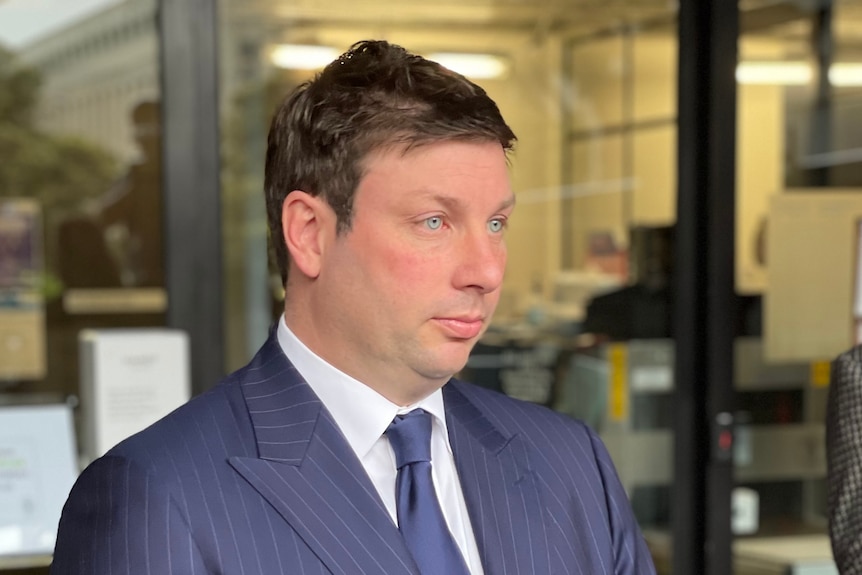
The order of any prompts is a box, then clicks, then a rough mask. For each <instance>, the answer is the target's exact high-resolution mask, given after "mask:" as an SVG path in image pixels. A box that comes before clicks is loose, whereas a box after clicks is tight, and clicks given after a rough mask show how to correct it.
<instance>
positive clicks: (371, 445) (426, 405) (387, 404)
mask: <svg viewBox="0 0 862 575" xmlns="http://www.w3.org/2000/svg"><path fill="white" fill-rule="evenodd" d="M277 333H278V343H279V345H280V346H281V349H282V351H284V353H285V355H287V357H288V359H290V361H291V363H293V365H294V367H296V369H297V371H298V372H299V373H300V374H301V375H302V377H303V378H304V379H305V381H306V382H308V385H310V386H311V389H312V390H313V391H314V393H315V394H317V397H319V398H320V401H321V402H323V405H324V406H326V409H327V410H328V411H329V413H330V414H331V415H332V417H333V419H335V423H336V424H338V427H339V428H340V429H341V433H342V434H344V437H345V438H346V439H347V443H348V444H350V447H351V448H353V451H354V452H355V453H356V456H357V457H358V458H359V461H360V462H361V463H362V466H363V467H364V468H365V471H366V472H367V473H368V476H369V477H370V478H371V482H372V483H373V484H374V487H375V488H376V489H377V493H379V494H380V498H381V499H382V500H383V504H384V505H385V506H386V509H387V511H389V515H390V517H391V518H392V521H393V522H394V523H395V524H396V525H397V524H398V515H397V512H396V504H395V477H396V475H397V473H398V470H397V469H396V467H395V453H394V452H393V451H392V447H391V446H390V445H389V439H388V438H387V437H386V436H385V435H384V432H385V431H386V428H387V427H389V424H390V423H392V420H393V419H395V416H396V415H400V414H405V413H408V412H410V411H412V410H414V409H416V408H420V407H421V408H422V409H424V410H425V411H427V412H428V413H430V414H431V415H432V424H431V470H432V478H433V480H434V488H435V490H436V491H437V499H438V500H439V501H440V507H441V508H442V510H443V516H444V517H445V518H446V524H447V525H448V526H449V531H451V533H452V536H453V537H454V538H455V543H457V544H458V547H459V549H460V550H461V554H462V555H463V556H464V560H465V561H466V562H467V567H468V568H469V569H470V573H471V574H472V575H484V571H483V569H482V563H481V560H480V558H479V548H478V547H477V545H476V537H475V535H474V534H473V528H472V526H471V525H470V516H469V515H468V514H467V504H466V503H465V501H464V493H463V491H462V490H461V482H460V480H459V479H458V472H457V470H456V469H455V459H454V457H453V456H452V447H451V446H450V445H449V432H448V430H447V428H446V412H445V410H444V408H443V393H442V392H441V391H440V390H439V389H438V390H437V391H435V392H434V393H432V394H431V395H430V396H428V397H426V398H425V399H423V400H422V401H420V402H418V403H416V404H414V405H410V406H407V407H400V406H398V405H396V404H394V403H392V402H391V401H389V400H388V399H386V398H385V397H383V396H382V395H380V394H379V393H377V392H376V391H374V390H373V389H371V388H370V387H368V386H367V385H365V384H363V383H362V382H360V381H358V380H356V379H353V378H352V377H350V376H349V375H347V374H346V373H343V372H341V371H339V370H338V369H336V368H335V367H333V366H332V365H330V364H328V363H327V362H326V361H324V360H323V359H321V358H320V357H319V356H318V355H316V354H315V353H314V352H312V351H311V350H310V349H308V348H307V347H306V346H305V344H303V343H302V342H301V341H300V340H299V338H297V337H296V335H295V334H294V333H293V332H292V331H290V329H289V328H288V327H287V324H286V323H285V322H284V316H282V318H281V320H280V321H279V322H278V332H277Z"/></svg>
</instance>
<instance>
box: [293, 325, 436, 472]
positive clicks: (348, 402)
mask: <svg viewBox="0 0 862 575" xmlns="http://www.w3.org/2000/svg"><path fill="white" fill-rule="evenodd" d="M277 337H278V343H279V345H280V346H281V349H282V351H283V352H284V354H285V355H286V356H287V357H288V359H289V360H290V362H291V363H293V366H294V367H295V368H296V370H297V371H298V372H299V373H300V375H302V377H303V378H304V379H305V381H306V382H307V383H308V385H309V386H311V389H312V391H314V393H315V394H316V395H317V397H318V398H320V401H321V402H322V403H323V405H324V406H325V407H326V409H327V410H328V411H329V413H330V415H332V418H333V419H334V420H335V423H336V424H337V425H338V427H339V428H340V429H341V433H342V434H344V437H345V438H346V439H347V443H348V444H350V447H351V448H352V449H353V451H354V453H356V456H357V457H358V458H359V459H360V460H362V459H363V458H364V457H365V456H366V455H367V454H368V452H369V451H370V450H371V448H372V446H373V445H374V444H375V443H376V442H377V440H378V439H380V437H381V436H382V435H383V433H384V432H385V431H386V428H387V427H389V424H390V423H392V420H393V419H395V416H396V415H399V414H404V413H407V412H409V411H412V410H414V409H417V408H422V409H424V410H425V411H427V412H428V413H430V414H431V415H432V416H433V418H434V421H436V422H437V426H438V427H439V429H440V430H441V431H442V432H443V437H444V438H445V444H446V448H447V449H448V450H449V451H450V452H451V450H452V448H451V446H450V445H449V432H448V428H447V427H446V410H445V408H444V404H443V393H442V391H441V390H439V389H438V390H436V391H434V393H432V394H431V395H429V396H428V397H426V398H424V399H422V400H421V401H419V402H417V403H415V404H413V405H409V406H406V407H401V406H399V405H397V404H395V403H392V402H391V401H389V400H388V399H386V398H385V397H383V396H382V395H380V394H379V393H377V392H376V391H375V390H373V389H372V388H370V387H369V386H367V385H365V384H363V383H362V382H360V381H359V380H357V379H354V378H352V377H350V376H349V375H347V374H346V373H344V372H342V371H340V370H338V369H336V368H335V367H333V366H332V365H330V364H329V363H327V362H326V361H324V360H323V359H322V358H321V357H320V356H318V355H317V354H315V353H314V352H313V351H311V350H310V349H308V347H306V346H305V344H304V343H302V341H300V339H299V338H298V337H297V336H296V335H295V334H294V333H293V332H292V331H291V330H290V328H288V327H287V324H286V323H285V321H284V316H282V318H281V319H280V321H279V322H278V329H277Z"/></svg>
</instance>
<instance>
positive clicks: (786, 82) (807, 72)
mask: <svg viewBox="0 0 862 575" xmlns="http://www.w3.org/2000/svg"><path fill="white" fill-rule="evenodd" d="M811 78H812V74H811V67H810V66H809V65H808V64H806V63H805V62H742V63H740V64H739V65H737V67H736V81H737V82H739V83H740V84H765V85H773V86H776V85H781V86H801V85H805V84H808V83H810V82H811Z"/></svg>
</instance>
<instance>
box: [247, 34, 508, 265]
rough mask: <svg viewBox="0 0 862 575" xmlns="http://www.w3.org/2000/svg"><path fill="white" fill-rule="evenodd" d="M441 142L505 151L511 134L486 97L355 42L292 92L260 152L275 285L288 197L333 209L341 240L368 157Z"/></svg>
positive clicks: (411, 60) (458, 80) (392, 50)
mask: <svg viewBox="0 0 862 575" xmlns="http://www.w3.org/2000/svg"><path fill="white" fill-rule="evenodd" d="M444 140H462V141H463V140H467V141H497V142H499V143H500V145H501V146H502V147H503V149H504V150H506V151H509V150H511V148H512V146H513V145H514V142H515V134H514V133H513V132H512V130H511V129H510V128H509V126H508V125H506V122H505V121H504V120H503V117H502V116H501V114H500V110H499V109H498V108H497V105H496V104H495V103H494V101H493V100H491V98H490V97H488V95H487V94H486V93H485V90H483V89H482V88H481V87H479V86H477V85H476V84H474V83H473V82H471V81H469V80H468V79H466V78H464V77H463V76H461V75H460V74H457V73H455V72H452V71H451V70H448V69H446V68H444V67H443V66H441V65H440V64H437V63H436V62H432V61H430V60H426V59H425V58H423V57H421V56H418V55H414V54H411V53H409V52H408V51H407V50H405V49H404V48H402V47H400V46H397V45H394V44H390V43H388V42H385V41H370V40H368V41H362V42H357V43H356V44H354V45H353V46H352V47H351V48H350V50H348V51H347V52H345V53H344V54H342V55H341V56H340V57H339V58H338V59H337V60H335V61H334V62H332V63H331V64H329V65H328V66H327V67H326V68H324V69H323V71H322V72H320V73H319V74H317V75H316V76H315V77H314V79H312V80H311V81H309V82H306V83H304V84H302V85H300V86H299V87H297V88H296V89H295V90H294V91H293V92H292V93H291V94H290V95H289V96H288V97H287V98H286V99H285V100H284V102H282V104H281V106H280V107H279V108H278V110H277V111H276V113H275V116H274V117H273V119H272V124H271V125H270V129H269V137H268V140H267V151H266V172H265V178H264V189H265V193H266V209H267V215H268V220H269V230H270V239H271V241H272V242H273V244H274V245H273V248H274V251H275V256H276V258H277V259H278V266H279V270H280V271H281V279H282V282H284V281H285V280H286V278H287V248H286V246H285V242H284V236H283V234H282V227H281V210H282V204H283V203H284V199H285V197H287V194H289V193H290V192H291V191H293V190H303V191H305V192H306V193H308V194H311V195H313V196H322V197H323V198H324V199H325V200H326V202H327V203H328V204H329V205H330V206H331V207H332V209H333V210H334V211H335V214H336V216H337V222H338V224H337V226H338V227H337V229H338V232H339V233H341V232H344V231H346V230H349V229H350V223H351V215H352V206H353V194H354V192H355V190H356V188H357V186H358V185H359V181H360V180H361V178H362V175H363V166H362V163H363V160H364V159H365V158H366V157H367V156H368V155H369V154H370V153H371V152H373V151H376V150H379V149H381V148H385V147H390V146H395V147H397V146H400V147H403V149H404V150H405V151H406V150H409V149H411V148H414V147H416V146H421V145H424V144H428V143H432V142H438V141H444Z"/></svg>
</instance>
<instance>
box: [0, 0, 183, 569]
mask: <svg viewBox="0 0 862 575" xmlns="http://www.w3.org/2000/svg"><path fill="white" fill-rule="evenodd" d="M155 10H156V2H155V0H129V1H127V2H119V3H118V2H111V1H105V0H88V1H81V2H65V1H52V2H39V3H32V2H24V1H17V0H10V1H7V2H4V3H2V4H0V157H2V161H0V410H2V409H7V408H9V407H10V406H14V405H19V404H40V405H41V404H54V405H56V404H59V405H67V404H71V405H73V406H74V405H78V397H79V396H80V391H81V390H80V386H79V383H80V378H81V376H80V374H81V365H80V362H79V336H80V335H81V333H82V332H83V331H84V330H88V329H94V328H95V329H99V328H132V327H149V326H163V325H164V317H165V316H164V313H165V309H166V305H167V295H166V293H165V289H164V262H163V251H164V242H163V234H162V189H161V165H162V162H161V129H160V127H161V111H160V103H159V94H160V92H161V90H160V86H159V73H158V70H159V64H158V51H157V46H158V32H157V30H156V27H155V22H156V20H155V17H154V15H155ZM141 13H149V14H151V15H152V17H151V18H149V19H148V20H147V21H148V23H149V26H148V29H147V30H146V32H145V33H141V34H139V35H135V36H123V37H118V36H116V35H114V34H113V32H112V30H114V29H115V28H116V26H117V25H122V22H129V23H132V22H135V21H137V20H139V19H140V17H141ZM107 39H111V41H110V42H108V41H106V40H107ZM130 74H139V75H140V77H141V82H140V84H139V85H138V86H137V89H135V90H133V91H129V90H126V89H124V86H126V85H127V82H128V78H129V75H130ZM74 413H75V416H76V418H75V421H76V423H77V428H76V429H77V434H76V435H77V438H78V439H79V440H81V441H83V437H84V427H85V426H84V422H83V421H82V420H81V417H80V410H75V411H74ZM4 421H6V420H4ZM0 427H2V425H0ZM8 431H9V430H8V429H5V430H4V429H0V441H2V442H5V441H7V440H8ZM19 439H20V438H19ZM56 440H57V441H62V440H63V438H62V437H57V438H56ZM22 441H25V443H26V442H27V441H29V438H26V437H25V438H24V439H23V440H22ZM3 445H6V443H3ZM2 451H3V450H2V449H0V452H2ZM5 456H6V452H3V454H0V460H2V458H3V457H5ZM25 456H26V457H25V459H26V458H32V461H31V463H32V462H33V461H35V460H36V459H37V458H38V457H39V453H34V452H31V451H27V452H26V453H25ZM28 461H30V460H29V459H28ZM75 464H76V466H77V464H78V461H77V456H76V461H75ZM34 465H35V463H34ZM0 467H2V465H0ZM4 469H5V468H4ZM31 471H32V472H33V475H34V476H36V471H35V470H31ZM5 480H6V479H4V478H2V477H0V484H3V487H2V488H0V491H4V490H5V491H4V493H3V494H0V500H2V501H3V502H4V503H0V507H3V511H2V512H0V531H2V532H3V533H4V535H3V537H2V539H3V542H2V543H0V572H2V571H4V570H5V569H8V568H12V567H16V568H22V569H23V568H27V567H32V568H34V570H33V571H32V572H33V573H38V572H47V570H46V569H44V566H46V565H47V564H48V562H49V561H50V556H47V557H46V556H45V554H44V553H42V554H41V555H40V554H37V555H36V556H30V555H28V554H25V556H21V552H20V551H16V548H15V545H16V544H15V543H14V541H16V539H15V536H14V533H16V532H15V531H14V529H17V528H18V527H20V526H17V525H8V524H7V523H6V521H7V520H8V517H9V516H8V514H7V510H8V509H9V508H7V503H9V501H10V500H9V499H8V498H5V497H6V495H7V494H8V489H7V488H8V487H9V484H8V483H3V482H4V481H5ZM26 487H27V490H29V489H31V488H32V490H34V493H36V495H35V499H33V500H31V501H30V503H29V505H30V507H31V508H35V513H37V514H38V513H39V506H40V505H41V504H42V503H43V502H44V500H46V499H48V498H47V497H46V496H44V495H45V494H41V495H40V494H38V489H39V488H40V487H39V486H38V485H35V484H34V485H30V486H26ZM69 487H70V486H69ZM22 488H23V487H22ZM12 490H13V491H14V488H13V489H12ZM28 492H29V491H28ZM64 498H65V497H64ZM12 504H15V505H17V504H18V501H17V500H14V498H13V501H12V503H11V504H10V505H12ZM30 511H33V509H30ZM52 512H53V513H56V514H57V516H56V519H59V509H57V510H53V511H52ZM13 515H14V509H13ZM29 528H30V527H29V524H27V529H29ZM10 533H11V534H13V535H10ZM48 534H49V535H50V528H49V531H48ZM25 535H26V533H25ZM49 535H42V536H41V537H43V538H44V537H49ZM10 537H12V539H10ZM50 537H52V536H50ZM50 537H49V539H50ZM21 542H22V544H24V545H25V547H24V548H25V549H30V548H31V547H28V546H27V544H28V541H27V540H26V537H24V538H22V539H21ZM44 543H45V541H42V544H44ZM42 547H44V548H45V549H47V552H48V553H49V552H50V548H51V546H47V545H42ZM40 566H41V567H40ZM37 568H38V569H42V571H39V570H38V569H37ZM30 572H31V571H28V573H30Z"/></svg>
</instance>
